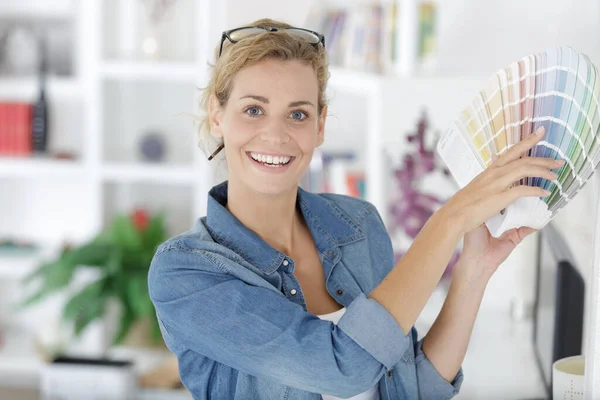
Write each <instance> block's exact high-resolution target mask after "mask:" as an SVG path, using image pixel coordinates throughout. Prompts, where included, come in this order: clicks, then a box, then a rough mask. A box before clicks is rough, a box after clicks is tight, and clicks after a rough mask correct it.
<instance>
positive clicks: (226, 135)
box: [210, 60, 327, 195]
mask: <svg viewBox="0 0 600 400" xmlns="http://www.w3.org/2000/svg"><path fill="white" fill-rule="evenodd" d="M318 94H319V87H318V82H317V76H316V73H315V71H314V70H313V68H312V67H311V66H310V65H304V64H302V63H300V62H299V61H280V60H265V61H262V62H260V63H258V64H255V65H252V66H249V67H246V68H244V69H242V70H240V71H239V72H238V73H237V74H236V75H235V77H234V80H233V86H232V92H231V94H230V96H229V101H228V102H227V104H226V105H225V106H224V107H219V106H218V101H217V100H216V98H214V97H213V98H212V99H211V102H210V103H211V104H210V122H211V132H212V134H213V135H215V136H217V137H222V138H223V140H224V143H225V154H226V157H227V166H228V169H229V181H230V182H235V183H236V184H243V185H245V186H246V187H247V188H248V189H250V190H254V191H257V192H259V193H262V194H268V195H274V194H279V193H283V192H286V191H289V190H295V189H296V185H297V184H298V181H299V179H300V178H301V177H302V175H303V174H304V172H305V171H306V169H307V168H308V165H309V164H310V161H311V158H312V155H313V151H314V149H315V148H316V147H318V146H320V145H321V144H322V143H323V130H324V126H325V115H326V111H327V110H326V108H324V109H323V112H322V113H321V115H320V116H319V115H318V109H317V105H318Z"/></svg>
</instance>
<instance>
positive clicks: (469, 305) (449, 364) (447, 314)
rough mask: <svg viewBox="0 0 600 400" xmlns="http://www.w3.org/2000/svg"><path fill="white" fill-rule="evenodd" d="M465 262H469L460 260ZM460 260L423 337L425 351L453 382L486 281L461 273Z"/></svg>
mask: <svg viewBox="0 0 600 400" xmlns="http://www.w3.org/2000/svg"><path fill="white" fill-rule="evenodd" d="M458 262H459V263H461V262H469V261H465V260H459V261H458ZM460 269H461V266H460V265H458V264H457V266H456V268H455V273H454V274H453V277H452V282H451V284H450V289H449V291H448V296H447V297H446V301H445V302H444V305H443V307H442V310H441V311H440V314H439V315H438V317H437V318H436V320H435V322H434V324H433V326H432V327H431V329H430V330H429V332H428V333H427V335H426V336H425V338H424V339H423V347H422V348H423V352H424V353H425V355H426V356H427V358H428V359H429V361H430V362H431V363H432V364H433V366H434V367H435V369H436V370H437V371H438V373H439V374H440V375H441V376H442V377H443V378H444V379H446V380H447V381H448V382H451V381H452V379H454V377H455V376H456V374H457V373H458V371H459V369H460V366H461V364H462V363H463V360H464V358H465V354H466V352H467V347H468V344H469V340H470V338H471V332H472V330H473V325H474V323H475V318H476V317H477V312H478V311H479V307H480V305H481V300H482V299H483V294H484V291H485V287H486V283H487V281H486V282H482V281H469V280H468V279H462V277H460V276H457V273H456V271H457V270H460Z"/></svg>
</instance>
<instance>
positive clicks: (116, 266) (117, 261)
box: [106, 248, 125, 275]
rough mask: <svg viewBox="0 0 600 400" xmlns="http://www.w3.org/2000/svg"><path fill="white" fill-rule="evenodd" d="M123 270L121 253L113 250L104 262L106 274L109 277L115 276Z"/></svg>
mask: <svg viewBox="0 0 600 400" xmlns="http://www.w3.org/2000/svg"><path fill="white" fill-rule="evenodd" d="M124 269H125V265H124V263H123V252H122V251H121V249H118V248H115V249H114V250H113V251H112V252H111V253H110V255H109V256H108V260H107V262H106V273H107V274H109V275H117V274H119V273H120V272H121V271H123V270H124Z"/></svg>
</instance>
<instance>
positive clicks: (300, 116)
mask: <svg viewBox="0 0 600 400" xmlns="http://www.w3.org/2000/svg"><path fill="white" fill-rule="evenodd" d="M291 115H292V118H293V119H295V120H298V121H302V120H304V119H306V118H307V115H306V113H305V112H303V111H294V112H293V113H292V114H291Z"/></svg>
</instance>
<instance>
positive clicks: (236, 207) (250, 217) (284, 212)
mask: <svg viewBox="0 0 600 400" xmlns="http://www.w3.org/2000/svg"><path fill="white" fill-rule="evenodd" d="M297 195H298V191H297V186H294V187H293V188H292V189H291V190H290V191H289V192H286V193H281V194H278V195H263V194H260V193H257V192H256V191H254V190H252V189H250V188H248V187H247V186H245V185H243V184H241V183H238V182H235V181H231V180H230V181H229V182H228V188H227V206H226V208H227V209H228V210H229V212H230V213H231V214H233V215H234V216H235V217H236V218H237V219H239V220H240V221H241V222H242V223H243V224H244V225H245V226H246V227H247V228H248V229H250V230H251V231H253V232H254V233H256V234H257V235H258V236H259V237H260V238H261V239H263V240H264V241H265V242H267V243H268V244H269V245H271V246H272V247H273V248H274V249H277V250H278V251H281V252H282V253H284V254H288V255H290V254H292V251H293V243H294V239H295V238H296V236H297V232H298V229H299V227H300V221H299V218H298V217H299V215H298V213H297V212H296V198H297Z"/></svg>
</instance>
